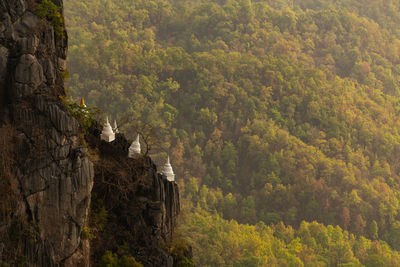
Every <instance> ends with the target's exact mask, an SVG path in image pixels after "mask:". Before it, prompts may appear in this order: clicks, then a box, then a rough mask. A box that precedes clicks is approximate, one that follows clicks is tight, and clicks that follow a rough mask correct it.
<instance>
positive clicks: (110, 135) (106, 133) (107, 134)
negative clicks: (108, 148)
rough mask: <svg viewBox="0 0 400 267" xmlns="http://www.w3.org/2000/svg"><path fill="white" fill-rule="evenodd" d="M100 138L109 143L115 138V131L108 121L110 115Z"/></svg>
mask: <svg viewBox="0 0 400 267" xmlns="http://www.w3.org/2000/svg"><path fill="white" fill-rule="evenodd" d="M100 138H101V140H104V141H106V142H109V143H110V142H112V141H114V140H115V133H114V132H113V130H112V128H111V125H110V123H109V122H108V117H107V120H106V123H104V126H103V131H102V132H101V135H100Z"/></svg>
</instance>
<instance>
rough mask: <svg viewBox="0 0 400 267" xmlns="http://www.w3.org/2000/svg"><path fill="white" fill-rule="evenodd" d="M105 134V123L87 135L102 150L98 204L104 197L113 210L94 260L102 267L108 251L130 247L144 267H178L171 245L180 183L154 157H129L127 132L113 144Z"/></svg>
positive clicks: (96, 192)
mask: <svg viewBox="0 0 400 267" xmlns="http://www.w3.org/2000/svg"><path fill="white" fill-rule="evenodd" d="M100 133H101V126H100V125H93V126H92V127H91V129H90V131H89V133H88V134H87V135H86V136H85V137H86V141H87V142H88V144H89V145H90V146H91V147H92V148H93V149H97V150H98V151H99V158H98V160H96V161H95V162H94V170H95V178H94V180H95V183H94V187H93V193H94V195H95V196H96V199H97V200H95V202H96V201H98V200H101V202H102V203H104V207H105V208H106V210H107V212H108V216H107V224H106V225H105V228H104V229H103V230H102V231H101V232H99V233H97V234H96V239H94V240H93V242H92V248H91V250H92V257H91V259H92V261H91V263H92V264H93V265H94V266H97V264H98V260H99V259H100V258H101V256H102V255H103V254H104V252H105V251H106V250H110V251H118V250H119V249H121V247H123V246H125V247H126V249H128V250H129V253H130V254H131V255H133V256H134V257H135V258H136V259H137V260H138V261H140V262H141V263H142V264H143V265H144V266H173V264H174V259H173V257H172V256H171V255H170V254H169V253H168V252H166V251H165V248H166V247H168V244H169V243H170V242H171V240H172V234H173V229H174V227H175V225H176V222H177V217H178V214H179V212H180V203H179V189H178V185H177V184H176V183H174V182H169V181H168V180H167V179H166V177H165V176H163V175H161V174H159V173H157V167H156V165H155V164H154V163H153V162H152V160H151V159H150V158H149V157H147V156H144V155H142V156H140V157H138V158H137V159H132V158H129V157H128V149H129V146H130V143H129V142H128V141H127V140H126V139H125V137H124V135H123V134H116V136H115V137H116V138H115V141H114V142H112V143H107V142H105V141H101V140H100ZM162 246H164V249H163V248H161V247H162Z"/></svg>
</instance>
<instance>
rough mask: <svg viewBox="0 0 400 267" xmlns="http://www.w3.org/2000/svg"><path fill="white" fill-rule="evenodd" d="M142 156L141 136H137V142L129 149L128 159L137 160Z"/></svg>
mask: <svg viewBox="0 0 400 267" xmlns="http://www.w3.org/2000/svg"><path fill="white" fill-rule="evenodd" d="M139 155H140V142H139V134H138V135H137V136H136V139H135V141H133V142H132V144H131V146H130V147H129V154H128V157H130V158H137V157H138V156H139Z"/></svg>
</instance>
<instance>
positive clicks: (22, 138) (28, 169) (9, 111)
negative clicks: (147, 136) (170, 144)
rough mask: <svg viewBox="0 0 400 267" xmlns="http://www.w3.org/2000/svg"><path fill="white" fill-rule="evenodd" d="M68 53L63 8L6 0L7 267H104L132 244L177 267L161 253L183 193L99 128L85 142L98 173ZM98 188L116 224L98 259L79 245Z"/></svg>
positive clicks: (99, 243)
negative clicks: (68, 96)
mask: <svg viewBox="0 0 400 267" xmlns="http://www.w3.org/2000/svg"><path fill="white" fill-rule="evenodd" d="M66 54H67V33H66V32H65V30H64V25H63V22H62V1H61V0H52V1H49V0H0V163H1V164H0V264H1V263H2V262H3V263H5V262H7V263H9V264H10V265H11V266H14V265H15V266H16V265H21V266H46V267H47V266H89V265H90V264H91V262H90V261H91V260H90V259H92V264H91V265H96V264H97V263H98V260H97V259H98V257H100V256H101V253H103V252H104V251H105V250H111V251H113V252H118V251H117V250H118V249H120V248H121V246H125V247H126V244H128V248H129V250H130V252H131V253H132V254H133V255H134V256H135V257H136V258H137V259H138V260H139V261H142V262H143V264H144V265H146V266H171V265H172V262H173V259H172V257H171V256H170V255H169V254H168V253H166V252H165V249H164V250H163V249H161V248H160V246H161V244H162V243H164V244H167V243H168V242H169V241H170V239H171V235H172V229H173V226H174V224H175V222H176V216H177V214H178V212H179V194H178V189H177V186H176V185H175V184H174V183H169V182H167V181H166V180H165V179H164V178H163V177H162V176H160V175H159V174H157V172H156V167H155V165H154V164H153V163H152V162H151V160H150V159H149V158H147V157H142V158H140V159H137V160H131V159H128V158H127V157H126V154H127V146H128V144H127V142H126V140H125V139H124V138H123V136H121V135H120V136H118V140H117V141H118V142H114V144H113V145H110V144H106V143H104V142H103V143H102V142H99V140H98V139H96V138H98V136H96V135H97V134H98V133H97V132H96V131H98V130H97V129H95V128H93V129H91V130H92V131H91V132H90V133H89V134H87V138H88V141H89V144H90V145H91V147H92V149H93V151H95V152H94V153H96V151H97V152H98V155H95V156H93V157H94V158H96V160H94V163H95V164H94V165H93V163H92V162H91V160H89V158H88V156H87V153H88V148H86V147H85V146H84V145H83V143H84V141H83V138H82V133H83V131H82V127H81V126H80V124H79V122H78V121H77V120H76V119H75V118H74V117H73V116H72V115H71V114H70V112H69V110H68V109H67V108H66V106H65V104H64V103H63V102H62V98H63V97H64V96H65V90H64V81H63V76H64V74H65V72H66V69H65V68H66V64H65V62H66ZM104 166H107V167H108V168H105V167H104ZM94 181H95V183H94ZM93 186H94V187H93ZM92 188H94V192H95V193H97V197H96V198H94V200H95V201H100V200H101V201H103V203H106V204H105V205H104V206H105V207H104V208H105V209H107V212H108V218H107V219H106V223H104V226H103V227H102V228H101V230H99V231H98V233H97V234H98V237H97V238H96V239H95V241H92V243H93V250H92V258H90V244H89V239H86V238H81V237H82V232H84V229H86V226H87V225H88V218H89V212H90V202H91V199H92V194H91V192H92ZM99 195H101V198H100V197H99ZM110 232H113V233H115V235H114V236H111V235H109V234H107V233H110Z"/></svg>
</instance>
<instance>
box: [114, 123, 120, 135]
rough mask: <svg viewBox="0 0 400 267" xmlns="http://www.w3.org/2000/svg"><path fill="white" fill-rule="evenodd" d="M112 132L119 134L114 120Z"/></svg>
mask: <svg viewBox="0 0 400 267" xmlns="http://www.w3.org/2000/svg"><path fill="white" fill-rule="evenodd" d="M113 131H114V133H116V134H117V133H119V130H118V126H117V121H116V120H114V127H113Z"/></svg>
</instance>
